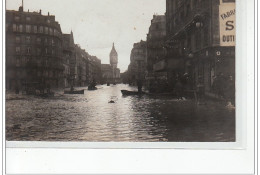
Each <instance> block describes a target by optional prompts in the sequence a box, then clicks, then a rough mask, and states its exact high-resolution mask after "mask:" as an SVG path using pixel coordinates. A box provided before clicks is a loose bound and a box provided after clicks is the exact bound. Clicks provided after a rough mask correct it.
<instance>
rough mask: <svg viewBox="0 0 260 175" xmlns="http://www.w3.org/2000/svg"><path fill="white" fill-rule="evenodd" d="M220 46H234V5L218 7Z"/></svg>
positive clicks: (224, 4) (223, 4) (226, 4)
mask: <svg viewBox="0 0 260 175" xmlns="http://www.w3.org/2000/svg"><path fill="white" fill-rule="evenodd" d="M219 29H220V46H235V45H236V42H235V41H236V5H235V3H222V4H220V6H219Z"/></svg>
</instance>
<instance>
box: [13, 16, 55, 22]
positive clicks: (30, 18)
mask: <svg viewBox="0 0 260 175" xmlns="http://www.w3.org/2000/svg"><path fill="white" fill-rule="evenodd" d="M14 20H15V21H17V22H18V21H21V17H20V16H14ZM25 20H26V21H27V22H30V21H31V20H32V17H31V16H26V17H25ZM46 22H47V23H50V22H51V21H50V19H46Z"/></svg>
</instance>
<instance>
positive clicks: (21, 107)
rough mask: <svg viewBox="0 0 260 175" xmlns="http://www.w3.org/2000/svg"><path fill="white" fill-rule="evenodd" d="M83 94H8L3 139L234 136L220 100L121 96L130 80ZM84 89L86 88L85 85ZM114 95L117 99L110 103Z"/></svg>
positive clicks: (199, 138) (232, 113) (214, 138)
mask: <svg viewBox="0 0 260 175" xmlns="http://www.w3.org/2000/svg"><path fill="white" fill-rule="evenodd" d="M97 87H98V90H96V91H88V90H85V94H84V95H80V94H79V95H76V94H75V95H70V94H63V91H59V92H57V93H55V97H52V98H39V97H35V96H26V95H19V96H15V95H14V96H12V95H9V94H7V95H6V98H7V99H6V139H7V140H9V141H10V140H13V141H14V140H25V141H134V142H135V141H136V142H143V141H145V142H150V141H174V142H175V141H178V142H182V141H186V142H187V141H235V110H234V109H228V108H227V107H226V106H225V104H224V103H223V102H215V101H210V100H208V101H207V104H206V105H196V103H195V102H194V100H177V99H174V98H173V97H167V96H147V95H144V96H141V97H138V96H122V94H121V91H120V90H122V89H127V90H136V89H135V88H133V87H130V86H128V85H111V86H106V85H99V86H97ZM85 89H87V88H86V87H85ZM110 100H113V101H114V102H115V103H108V102H109V101H110Z"/></svg>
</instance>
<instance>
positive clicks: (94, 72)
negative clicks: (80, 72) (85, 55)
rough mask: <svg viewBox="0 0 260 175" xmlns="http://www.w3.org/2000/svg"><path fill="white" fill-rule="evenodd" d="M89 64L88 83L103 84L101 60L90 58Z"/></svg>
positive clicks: (94, 57)
mask: <svg viewBox="0 0 260 175" xmlns="http://www.w3.org/2000/svg"><path fill="white" fill-rule="evenodd" d="M88 60H89V62H88V63H89V64H88V70H89V72H87V74H88V75H89V79H88V83H91V82H92V81H95V82H96V83H98V84H99V83H101V60H100V59H98V58H97V57H96V56H91V55H90V56H89V59H88Z"/></svg>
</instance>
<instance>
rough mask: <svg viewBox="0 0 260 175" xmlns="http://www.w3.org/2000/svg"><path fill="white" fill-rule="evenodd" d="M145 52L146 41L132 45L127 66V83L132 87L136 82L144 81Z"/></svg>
mask: <svg viewBox="0 0 260 175" xmlns="http://www.w3.org/2000/svg"><path fill="white" fill-rule="evenodd" d="M146 52H147V51H146V41H142V40H141V41H140V42H138V43H134V45H133V49H132V51H131V55H130V64H129V66H128V76H129V83H130V84H132V85H136V84H137V81H144V80H145V73H146Z"/></svg>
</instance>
